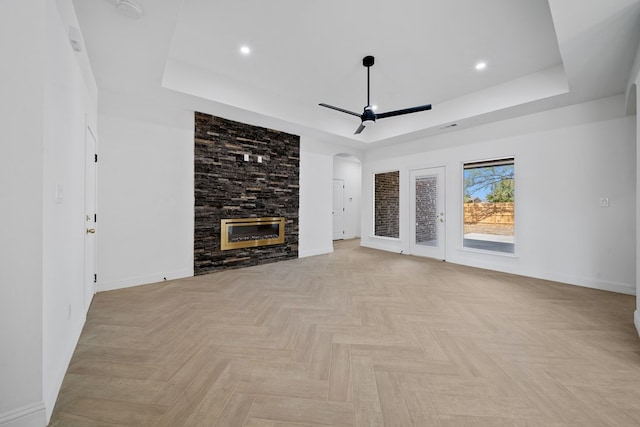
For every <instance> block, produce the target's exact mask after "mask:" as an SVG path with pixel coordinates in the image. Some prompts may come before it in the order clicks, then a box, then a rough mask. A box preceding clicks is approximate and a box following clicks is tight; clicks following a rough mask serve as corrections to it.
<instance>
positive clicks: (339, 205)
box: [333, 179, 344, 240]
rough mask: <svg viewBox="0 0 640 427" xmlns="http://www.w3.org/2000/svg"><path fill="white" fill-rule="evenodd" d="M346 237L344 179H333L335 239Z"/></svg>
mask: <svg viewBox="0 0 640 427" xmlns="http://www.w3.org/2000/svg"><path fill="white" fill-rule="evenodd" d="M340 239H344V180H342V179H334V180H333V240H340Z"/></svg>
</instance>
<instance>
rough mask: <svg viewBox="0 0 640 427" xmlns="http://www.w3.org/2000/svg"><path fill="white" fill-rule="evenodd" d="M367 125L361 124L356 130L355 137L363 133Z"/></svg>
mask: <svg viewBox="0 0 640 427" xmlns="http://www.w3.org/2000/svg"><path fill="white" fill-rule="evenodd" d="M364 128H365V125H363V124H362V123H360V126H358V129H356V131H355V133H354V135H357V134H359V133H362V131H363V130H364Z"/></svg>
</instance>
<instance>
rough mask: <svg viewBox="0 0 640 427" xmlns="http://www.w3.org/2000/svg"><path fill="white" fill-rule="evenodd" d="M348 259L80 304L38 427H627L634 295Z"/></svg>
mask: <svg viewBox="0 0 640 427" xmlns="http://www.w3.org/2000/svg"><path fill="white" fill-rule="evenodd" d="M358 244H359V241H357V240H356V241H344V242H337V243H336V251H335V252H334V253H333V254H330V255H323V256H317V257H311V258H304V259H298V260H292V261H286V262H281V263H276V264H270V265H264V266H259V267H252V268H247V269H243V270H233V271H225V272H220V273H214V274H211V275H207V276H199V277H194V278H188V279H183V280H175V281H169V282H164V283H159V284H154V285H147V286H140V287H136V288H130V289H124V290H118V291H112V292H105V293H100V294H98V295H96V297H95V300H94V302H93V305H92V307H91V310H90V312H89V317H88V320H87V323H86V327H85V329H84V331H83V334H82V337H81V338H80V342H79V344H78V347H77V349H76V352H75V354H74V357H73V360H72V362H71V365H70V367H69V371H68V373H67V375H66V377H65V380H64V384H63V387H62V391H61V393H60V396H59V398H58V402H57V405H56V408H55V411H54V414H53V418H52V422H51V425H53V426H94V425H100V426H107V425H135V426H183V425H185V426H214V425H215V426H251V427H258V426H270V427H275V426H290V427H291V426H316V425H339V426H350V425H357V426H377V425H389V426H410V425H419V426H458V425H461V426H467V425H469V426H495V425H519V426H560V425H563V426H564V425H570V426H589V425H593V426H606V425H611V426H627V425H640V339H639V338H638V336H637V334H636V332H635V329H634V327H633V325H632V318H633V309H634V305H635V298H634V297H631V296H625V295H618V294H613V293H608V292H602V291H597V290H591V289H586V288H579V287H574V286H568V285H562V284H558V283H553V282H547V281H542V280H535V279H530V278H524V277H518V276H513V275H508V274H501V273H496V272H491V271H485V270H479V269H473V268H467V267H463V266H457V265H451V264H447V263H444V262H438V261H434V260H429V259H422V258H415V257H411V256H403V255H397V254H391V253H386V252H380V251H375V250H371V249H366V248H360V247H359V246H358Z"/></svg>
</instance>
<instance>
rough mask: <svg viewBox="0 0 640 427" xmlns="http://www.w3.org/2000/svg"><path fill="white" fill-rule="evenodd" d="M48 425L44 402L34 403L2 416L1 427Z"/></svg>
mask: <svg viewBox="0 0 640 427" xmlns="http://www.w3.org/2000/svg"><path fill="white" fill-rule="evenodd" d="M46 425H47V416H46V413H45V408H44V402H38V403H34V404H32V405H27V406H23V407H22V408H16V409H14V410H11V411H8V412H5V413H4V414H0V426H1V427H42V426H46Z"/></svg>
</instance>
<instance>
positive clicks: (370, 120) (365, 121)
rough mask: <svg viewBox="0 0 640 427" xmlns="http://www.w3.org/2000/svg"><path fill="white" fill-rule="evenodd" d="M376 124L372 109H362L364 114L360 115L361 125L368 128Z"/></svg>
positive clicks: (369, 107) (368, 107) (367, 107)
mask: <svg viewBox="0 0 640 427" xmlns="http://www.w3.org/2000/svg"><path fill="white" fill-rule="evenodd" d="M375 122H376V113H374V112H373V108H372V107H371V106H369V105H367V106H366V107H364V113H362V125H363V126H369V125H372V124H374V123H375Z"/></svg>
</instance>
